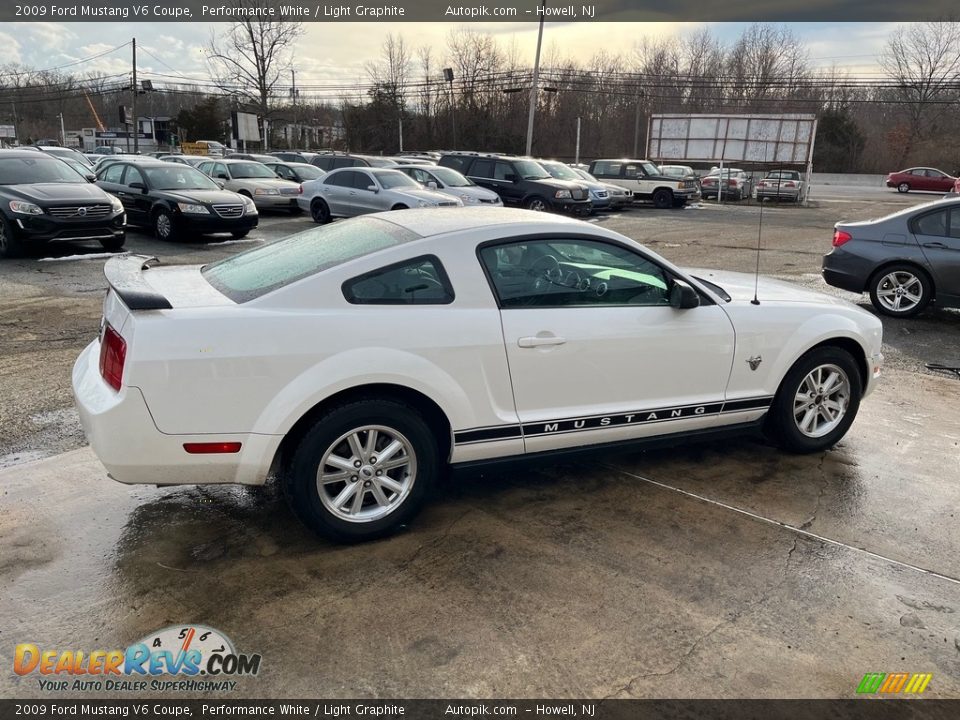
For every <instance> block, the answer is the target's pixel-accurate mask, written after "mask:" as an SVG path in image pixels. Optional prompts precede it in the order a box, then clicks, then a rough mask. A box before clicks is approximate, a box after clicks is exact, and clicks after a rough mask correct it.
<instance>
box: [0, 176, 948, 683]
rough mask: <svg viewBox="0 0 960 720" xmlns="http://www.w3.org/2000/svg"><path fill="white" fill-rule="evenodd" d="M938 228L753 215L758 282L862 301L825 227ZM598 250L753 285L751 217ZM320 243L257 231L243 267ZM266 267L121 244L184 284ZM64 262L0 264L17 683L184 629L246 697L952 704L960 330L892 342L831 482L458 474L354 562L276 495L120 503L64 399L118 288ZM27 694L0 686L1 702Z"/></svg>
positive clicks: (696, 223)
mask: <svg viewBox="0 0 960 720" xmlns="http://www.w3.org/2000/svg"><path fill="white" fill-rule="evenodd" d="M927 199H932V197H921V196H917V195H914V194H911V195H910V196H906V197H904V196H897V195H896V194H895V193H888V194H885V195H882V196H881V197H880V198H879V199H878V200H857V199H854V200H852V201H851V202H843V203H831V202H829V201H826V200H824V201H822V202H821V201H819V200H818V201H817V202H816V206H815V207H812V208H795V207H779V206H776V205H770V206H765V207H764V214H763V226H764V230H763V232H762V234H761V235H760V245H761V248H762V251H761V254H760V260H761V271H762V272H763V273H764V274H768V275H774V276H777V277H782V278H785V279H789V280H791V281H793V282H797V283H800V284H802V285H805V286H808V287H816V288H819V289H822V290H824V291H827V292H832V293H835V294H842V295H843V296H844V297H848V298H849V299H855V296H852V295H849V294H844V293H841V291H833V290H831V289H829V288H826V286H825V285H823V283H822V281H821V280H820V279H819V273H818V271H819V262H820V257H821V255H822V254H823V252H825V251H826V250H827V249H828V248H829V244H830V237H831V234H832V225H833V223H834V222H836V221H838V220H841V219H862V218H869V217H876V216H878V215H880V214H883V213H884V212H888V211H890V210H892V209H895V207H896V206H898V205H900V204H902V203H905V202H919V201H923V200H927ZM596 221H598V222H601V223H603V224H604V225H605V226H606V227H610V228H612V229H614V230H618V231H620V232H623V233H624V234H626V235H629V236H631V237H634V238H636V239H638V240H640V241H641V242H644V243H646V244H647V245H649V246H650V247H651V248H653V249H654V250H656V251H657V252H660V253H661V254H663V255H664V256H666V257H667V258H669V259H670V260H672V261H674V262H677V263H679V264H681V265H692V266H699V267H713V268H724V269H736V270H746V269H752V267H753V263H754V262H755V259H756V242H757V233H758V224H759V208H758V207H756V206H751V207H743V206H737V205H732V204H724V205H722V206H720V207H715V206H707V205H699V206H695V207H691V208H689V209H686V210H680V211H656V210H653V209H650V208H636V209H633V210H631V211H629V212H626V213H622V214H612V215H608V216H604V217H601V218H598V219H596ZM307 227H310V221H309V220H307V219H303V218H300V219H291V218H289V217H280V216H277V217H270V218H265V220H264V222H263V224H262V228H261V229H260V230H259V231H257V233H256V237H254V238H253V239H252V242H257V241H259V240H264V239H268V238H272V237H279V236H282V235H284V234H288V233H290V232H294V231H296V230H297V229H300V228H307ZM250 246H251V243H243V244H236V245H228V244H224V243H214V244H210V243H209V242H196V243H190V244H185V245H178V246H175V247H170V246H169V245H164V244H162V243H159V242H157V241H155V240H153V239H152V238H149V237H147V236H145V235H139V234H135V233H131V234H130V238H129V242H128V249H129V250H131V251H134V252H146V253H149V254H157V255H160V256H161V257H162V258H163V259H164V260H166V261H170V262H207V261H210V260H213V259H216V258H218V257H222V256H224V255H226V254H229V253H232V252H236V251H237V250H239V249H243V248H244V247H250ZM171 251H172V252H171ZM57 253H58V254H59V255H60V259H58V260H45V259H40V258H38V257H31V258H25V259H23V260H18V261H14V262H5V263H2V264H0V326H2V327H3V330H4V332H3V333H2V334H0V357H2V361H0V393H2V396H3V397H4V402H3V405H2V409H0V412H2V415H0V428H2V429H3V438H2V440H0V458H2V462H3V464H5V465H6V466H7V467H6V469H4V470H0V547H2V548H4V551H3V552H2V553H0V637H2V638H3V642H0V661H2V662H3V663H5V664H6V667H8V668H9V667H10V663H11V660H12V658H11V657H10V654H11V652H12V647H13V645H14V644H15V643H18V642H27V641H29V642H36V643H38V644H41V645H44V646H47V647H59V648H61V649H63V648H67V647H70V648H89V649H94V648H107V649H112V648H122V647H126V646H127V645H128V644H129V643H131V642H133V641H135V640H136V639H137V638H140V637H142V636H144V635H146V634H147V633H149V632H151V631H153V630H157V629H159V628H161V627H164V626H166V625H171V624H178V623H187V622H197V623H203V624H206V625H209V626H212V627H216V628H218V629H220V630H222V631H223V632H225V633H226V634H227V635H229V636H230V637H231V638H232V639H233V640H234V642H235V643H236V644H237V646H238V648H240V649H241V650H242V651H244V652H258V653H261V654H262V655H263V669H262V671H261V673H260V675H259V676H258V677H256V678H246V679H243V680H241V681H240V682H239V685H238V688H237V691H236V693H234V695H239V696H243V697H257V696H261V697H262V696H269V697H289V696H297V695H299V696H308V695H309V696H325V697H356V696H377V697H390V696H403V697H485V696H506V697H538V696H539V697H594V698H600V697H852V696H853V695H854V691H855V689H856V686H857V683H858V682H859V680H860V678H861V677H862V676H863V674H864V673H866V672H876V671H908V672H930V673H933V680H932V681H931V684H930V686H929V688H928V690H927V693H926V694H927V695H928V696H934V697H960V680H958V679H957V678H958V677H960V622H958V620H957V618H958V614H957V613H958V612H960V563H958V561H957V557H958V551H960V531H958V526H957V520H956V517H955V513H956V512H957V508H958V507H960V502H958V501H960V488H958V483H957V480H958V478H960V410H958V405H957V403H956V402H954V398H956V397H957V395H958V391H960V383H958V381H957V380H955V379H951V378H948V377H941V376H936V375H934V374H931V373H930V372H928V371H926V370H924V368H923V364H924V363H925V362H932V361H938V362H946V363H947V364H960V357H958V355H960V350H958V348H960V343H958V342H957V338H958V330H960V324H958V319H960V313H956V312H953V311H943V310H935V311H932V312H929V313H927V314H925V315H924V316H923V317H921V318H918V319H916V320H913V321H891V320H889V319H886V318H885V319H884V331H885V346H884V353H885V355H886V357H887V367H886V370H885V375H884V378H883V379H882V381H881V383H880V385H879V387H878V390H877V391H876V393H875V394H874V395H872V396H871V397H870V398H868V399H867V400H866V401H865V402H864V404H863V406H862V407H861V410H860V414H859V417H858V419H857V421H856V422H855V423H854V426H853V429H852V430H851V432H850V433H849V434H848V436H847V437H846V438H845V439H844V441H843V442H842V443H841V444H839V445H838V446H837V447H835V448H834V449H833V450H831V451H829V452H827V453H823V454H820V455H814V456H789V455H784V454H782V453H780V452H778V451H776V450H774V449H772V448H770V447H768V446H767V445H765V444H763V443H761V442H759V441H757V440H753V439H743V440H737V441H728V442H723V443H713V444H706V445H698V446H683V447H681V448H674V449H665V450H659V451H655V452H654V451H650V452H636V451H634V452H620V453H617V454H609V453H608V454H594V455H589V456H583V457H578V458H577V459H576V460H572V461H567V462H563V463H560V462H551V463H541V464H531V463H525V464H522V465H510V466H498V467H497V468H496V469H488V470H485V471H482V472H481V471H470V472H466V471H464V472H459V473H455V474H454V475H453V476H452V477H451V478H449V479H448V480H447V481H446V482H445V483H444V485H443V486H442V487H441V488H440V489H439V490H438V493H437V497H436V498H435V499H434V500H433V502H432V503H431V504H430V505H429V506H428V507H427V509H426V510H425V512H424V513H423V515H421V517H420V518H419V519H418V520H417V522H416V523H415V524H414V525H413V526H412V527H411V528H409V529H408V530H407V531H406V532H403V533H401V534H400V535H398V536H396V537H393V538H391V539H388V540H384V541H380V542H377V543H373V544H366V545H361V546H355V547H342V546H333V545H329V544H327V543H326V542H324V541H321V540H318V539H316V538H315V537H314V536H312V535H310V534H309V533H308V532H307V531H305V530H303V529H302V528H301V526H300V525H299V524H298V523H297V522H296V520H295V519H294V517H293V516H292V515H291V514H290V513H289V511H288V510H287V508H286V507H285V505H284V504H283V502H282V501H281V499H280V498H279V497H278V493H277V491H276V488H275V486H274V485H273V484H272V483H271V484H268V485H267V486H265V487H264V488H231V487H216V488H196V487H184V488H163V489H159V488H152V487H126V486H122V485H119V484H116V483H114V482H112V481H111V480H109V479H107V478H106V477H105V474H104V471H103V469H102V467H101V466H100V465H99V463H98V462H97V461H96V459H95V458H94V457H93V455H92V453H91V452H90V451H89V449H86V448H84V447H83V439H82V435H81V434H80V433H79V427H78V425H77V423H76V417H75V415H74V414H73V411H72V409H71V399H70V396H69V380H68V370H69V366H70V364H71V363H72V361H73V358H74V357H75V356H76V354H77V353H78V352H79V350H80V349H81V348H82V346H83V345H84V344H86V342H88V341H89V339H90V338H91V337H92V336H93V334H94V333H95V332H96V328H97V324H98V321H99V316H100V304H101V302H102V294H103V291H104V287H105V284H104V281H103V280H102V274H101V272H102V260H100V259H78V260H72V259H64V258H65V257H67V256H70V255H76V254H78V252H77V249H76V248H60V249H58V250H57ZM762 300H763V298H762V297H761V302H762ZM861 302H863V300H861ZM63 451H68V452H63ZM56 453H61V454H56ZM48 456H49V457H48ZM36 683H37V681H36V679H34V678H16V677H14V676H13V675H11V674H9V673H3V674H0V691H2V693H3V696H5V697H10V696H13V697H36V696H37V695H38V694H39V693H38V688H37V684H36Z"/></svg>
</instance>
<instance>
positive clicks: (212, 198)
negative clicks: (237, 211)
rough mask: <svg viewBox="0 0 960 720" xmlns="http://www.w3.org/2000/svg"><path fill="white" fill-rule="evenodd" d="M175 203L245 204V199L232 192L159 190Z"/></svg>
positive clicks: (159, 192)
mask: <svg viewBox="0 0 960 720" xmlns="http://www.w3.org/2000/svg"><path fill="white" fill-rule="evenodd" d="M157 192H158V194H163V195H165V196H167V197H168V198H170V199H171V200H173V201H175V202H188V203H198V202H200V203H209V204H211V205H212V204H214V203H216V204H218V205H219V204H221V203H223V204H231V205H241V204H243V198H242V197H240V196H239V195H237V193H235V192H232V191H231V190H158V191H157Z"/></svg>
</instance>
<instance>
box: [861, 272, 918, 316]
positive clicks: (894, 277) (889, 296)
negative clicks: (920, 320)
mask: <svg viewBox="0 0 960 720" xmlns="http://www.w3.org/2000/svg"><path fill="white" fill-rule="evenodd" d="M867 288H868V289H869V290H870V302H872V303H873V306H874V307H875V308H876V309H877V311H878V312H880V313H883V314H884V315H888V316H890V317H900V318H906V317H913V316H914V315H919V314H920V313H922V312H923V311H924V310H925V309H926V307H927V305H929V304H930V301H931V300H933V281H932V280H931V279H930V276H929V275H927V273H926V272H924V271H923V270H921V269H920V268H918V267H917V266H916V265H910V264H908V263H898V264H895V265H887V266H886V267H884V268H881V269H880V270H877V272H875V273H874V274H873V275H872V276H871V278H870V280H869V282H868V284H867ZM915 288H919V290H920V293H919V300H918V301H913V300H912V296H914V295H916V291H915ZM898 290H899V300H898V295H897V292H898ZM911 290H913V292H911V293H910V294H909V295H908V294H907V292H908V291H911ZM903 298H907V303H908V304H907V306H906V309H904V310H900V309H898V308H899V307H900V306H901V305H902V304H903V302H904V301H903Z"/></svg>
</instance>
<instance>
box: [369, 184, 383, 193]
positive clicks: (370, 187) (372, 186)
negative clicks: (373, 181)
mask: <svg viewBox="0 0 960 720" xmlns="http://www.w3.org/2000/svg"><path fill="white" fill-rule="evenodd" d="M367 190H369V191H370V192H380V188H378V187H377V186H376V185H367Z"/></svg>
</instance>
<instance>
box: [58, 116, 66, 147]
mask: <svg viewBox="0 0 960 720" xmlns="http://www.w3.org/2000/svg"><path fill="white" fill-rule="evenodd" d="M60 144H61V145H62V146H63V147H66V146H67V132H66V131H65V130H64V129H63V113H60Z"/></svg>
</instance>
